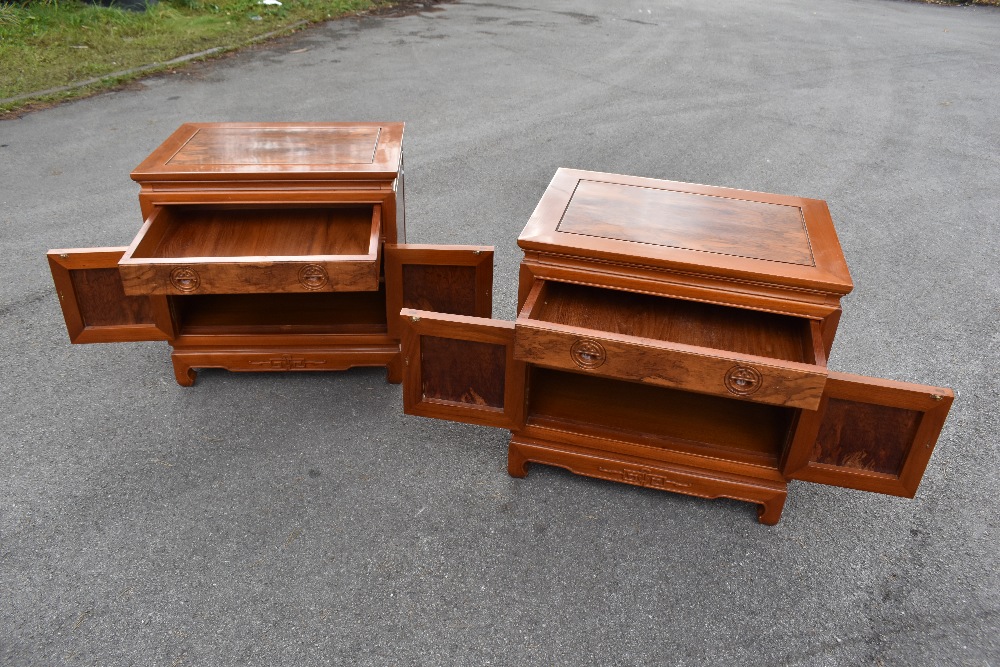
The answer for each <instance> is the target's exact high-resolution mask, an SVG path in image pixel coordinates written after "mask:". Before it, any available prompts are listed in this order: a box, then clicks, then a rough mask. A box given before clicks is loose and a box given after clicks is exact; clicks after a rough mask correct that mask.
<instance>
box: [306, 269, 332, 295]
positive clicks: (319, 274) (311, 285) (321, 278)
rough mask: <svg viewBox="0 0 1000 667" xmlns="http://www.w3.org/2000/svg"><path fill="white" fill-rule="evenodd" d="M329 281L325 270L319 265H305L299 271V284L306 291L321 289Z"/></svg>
mask: <svg viewBox="0 0 1000 667" xmlns="http://www.w3.org/2000/svg"><path fill="white" fill-rule="evenodd" d="M329 281H330V277H329V276H327V275H326V269H324V268H323V267H322V266H320V265H319V264H306V265H305V266H303V267H302V268H301V269H299V284H300V285H302V286H303V287H305V288H306V289H307V290H318V289H323V287H325V286H326V284H327V283H328V282H329Z"/></svg>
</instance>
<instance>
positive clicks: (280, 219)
mask: <svg viewBox="0 0 1000 667" xmlns="http://www.w3.org/2000/svg"><path fill="white" fill-rule="evenodd" d="M379 233H380V222H379V211H378V206H377V205H371V204H369V205H347V206H345V205H331V204H327V205H322V206H287V205H286V206H270V207H261V206H260V205H257V206H253V207H250V206H211V205H201V206H164V207H161V208H160V209H158V210H157V211H156V212H155V213H154V214H153V216H152V221H151V223H150V226H149V228H148V229H147V230H146V233H145V235H144V236H143V238H142V240H141V241H140V242H139V243H138V244H137V245H136V247H135V249H134V250H133V252H132V255H131V256H132V258H134V259H169V258H203V257H301V256H308V255H316V256H323V255H347V256H356V255H368V254H370V253H371V252H372V245H373V243H374V244H377V242H378V237H379Z"/></svg>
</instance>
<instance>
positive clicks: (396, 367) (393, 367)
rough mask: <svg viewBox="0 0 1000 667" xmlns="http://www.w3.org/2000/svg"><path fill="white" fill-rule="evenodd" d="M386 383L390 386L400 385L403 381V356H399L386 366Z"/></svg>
mask: <svg viewBox="0 0 1000 667" xmlns="http://www.w3.org/2000/svg"><path fill="white" fill-rule="evenodd" d="M385 381H386V382H388V383H389V384H399V383H401V382H402V381H403V355H402V354H397V355H396V356H395V357H393V358H392V361H390V362H389V363H388V364H386V365H385Z"/></svg>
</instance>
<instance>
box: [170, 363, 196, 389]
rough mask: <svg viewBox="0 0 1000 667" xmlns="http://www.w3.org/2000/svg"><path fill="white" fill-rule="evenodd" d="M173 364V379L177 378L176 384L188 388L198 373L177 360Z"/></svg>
mask: <svg viewBox="0 0 1000 667" xmlns="http://www.w3.org/2000/svg"><path fill="white" fill-rule="evenodd" d="M173 362H174V377H175V378H177V384H179V385H180V386H182V387H190V386H191V385H193V384H194V380H195V378H196V377H198V372H197V371H196V370H195V369H193V368H191V367H190V366H188V365H187V364H185V363H184V362H183V361H179V360H177V359H174V360H173Z"/></svg>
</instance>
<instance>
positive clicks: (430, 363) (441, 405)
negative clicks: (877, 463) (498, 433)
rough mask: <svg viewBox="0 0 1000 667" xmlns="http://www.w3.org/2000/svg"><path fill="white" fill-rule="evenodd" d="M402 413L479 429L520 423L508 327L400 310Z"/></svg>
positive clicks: (519, 376) (519, 389)
mask: <svg viewBox="0 0 1000 667" xmlns="http://www.w3.org/2000/svg"><path fill="white" fill-rule="evenodd" d="M399 318H400V320H401V321H402V328H403V340H402V347H403V411H404V412H405V413H406V414H408V415H420V416H422V417H434V418H436V419H446V420H448V421H456V422H466V423H469V424H479V425H482V426H497V427H500V428H507V429H518V428H520V427H521V426H523V424H524V386H525V385H524V378H525V364H524V362H521V361H516V360H515V359H514V323H513V322H504V321H500V320H488V319H484V318H480V317H465V316H462V315H446V314H442V313H433V312H428V311H421V310H410V309H403V311H402V313H400V316H399Z"/></svg>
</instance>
